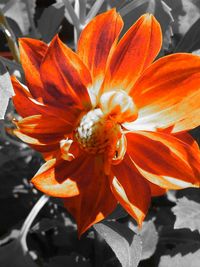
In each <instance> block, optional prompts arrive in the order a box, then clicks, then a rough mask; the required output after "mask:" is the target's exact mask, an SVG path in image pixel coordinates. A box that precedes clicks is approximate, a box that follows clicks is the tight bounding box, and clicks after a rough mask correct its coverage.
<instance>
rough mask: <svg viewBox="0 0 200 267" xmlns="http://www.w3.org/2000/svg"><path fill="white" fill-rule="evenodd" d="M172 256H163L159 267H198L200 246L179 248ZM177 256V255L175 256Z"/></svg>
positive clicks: (173, 251) (182, 246)
mask: <svg viewBox="0 0 200 267" xmlns="http://www.w3.org/2000/svg"><path fill="white" fill-rule="evenodd" d="M170 254H172V255H165V256H162V257H161V259H160V263H159V267H169V266H173V267H197V266H199V262H200V249H199V245H195V246H185V245H181V246H177V248H176V249H175V250H172V252H171V253H170ZM174 254H175V255H174Z"/></svg>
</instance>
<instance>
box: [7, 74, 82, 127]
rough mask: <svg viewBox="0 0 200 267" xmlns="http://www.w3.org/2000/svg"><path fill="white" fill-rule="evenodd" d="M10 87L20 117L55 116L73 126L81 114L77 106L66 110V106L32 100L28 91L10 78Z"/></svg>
mask: <svg viewBox="0 0 200 267" xmlns="http://www.w3.org/2000/svg"><path fill="white" fill-rule="evenodd" d="M11 81H12V85H13V88H14V91H15V96H14V97H13V102H14V105H15V108H16V110H17V112H18V113H19V114H20V116H22V117H28V116H32V115H38V114H44V115H49V116H55V117H57V118H60V119H62V120H63V121H64V122H67V123H73V124H74V125H75V124H76V122H77V121H78V119H79V116H80V114H81V112H82V110H81V109H80V108H78V107H77V106H72V107H68V108H66V105H65V106H64V105H62V104H61V103H59V104H58V103H56V105H55V106H52V105H47V104H44V103H40V102H38V101H37V100H35V99H33V96H32V95H31V94H30V92H29V91H28V89H26V88H25V87H24V86H22V84H20V83H19V81H18V80H17V79H16V78H15V77H14V76H12V77H11Z"/></svg>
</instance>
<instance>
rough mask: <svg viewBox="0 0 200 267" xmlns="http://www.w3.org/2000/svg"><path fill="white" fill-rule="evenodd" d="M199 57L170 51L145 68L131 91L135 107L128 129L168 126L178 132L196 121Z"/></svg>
mask: <svg viewBox="0 0 200 267" xmlns="http://www.w3.org/2000/svg"><path fill="white" fill-rule="evenodd" d="M199 83H200V57H199V56H195V55H191V54H174V55H170V56H166V57H163V58H161V59H159V60H158V61H156V62H155V63H154V64H153V65H152V66H151V67H150V68H148V69H147V70H146V71H145V72H144V74H143V76H142V77H141V78H140V79H139V80H138V82H137V83H136V85H135V86H134V88H133V89H132V91H131V93H130V94H131V95H132V97H133V99H134V102H135V104H136V106H137V107H138V109H139V117H138V119H137V121H135V122H133V123H132V124H130V125H128V124H127V125H125V127H126V128H128V129H132V130H133V129H140V130H149V131H154V130H157V129H160V128H162V129H163V128H168V127H170V126H171V127H172V132H173V133H176V132H180V131H185V130H189V129H192V128H195V127H196V126H198V125H199V116H200V86H199Z"/></svg>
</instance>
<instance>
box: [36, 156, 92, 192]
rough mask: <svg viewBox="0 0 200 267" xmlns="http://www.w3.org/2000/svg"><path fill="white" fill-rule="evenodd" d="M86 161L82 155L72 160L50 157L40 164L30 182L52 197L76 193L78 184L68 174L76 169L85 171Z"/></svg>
mask: <svg viewBox="0 0 200 267" xmlns="http://www.w3.org/2000/svg"><path fill="white" fill-rule="evenodd" d="M87 162H88V161H87V159H86V160H84V158H83V157H80V158H77V159H75V160H72V161H65V160H59V161H57V160H56V159H51V160H49V161H47V162H46V163H45V164H44V165H42V167H41V168H40V169H39V170H38V172H37V173H36V175H35V176H34V177H33V179H32V180H31V182H32V183H33V184H34V186H35V187H36V188H37V189H38V190H40V191H42V192H43V193H45V194H47V195H50V196H53V197H72V196H75V195H78V194H79V188H78V184H77V182H76V180H74V179H71V178H70V175H71V174H73V173H74V172H75V171H76V170H77V169H78V170H79V171H83V170H84V171H85V165H87Z"/></svg>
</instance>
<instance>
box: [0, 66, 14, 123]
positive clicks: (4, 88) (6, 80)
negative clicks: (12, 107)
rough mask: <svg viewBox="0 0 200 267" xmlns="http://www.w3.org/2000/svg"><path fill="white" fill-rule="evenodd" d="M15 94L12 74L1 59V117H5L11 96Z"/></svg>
mask: <svg viewBox="0 0 200 267" xmlns="http://www.w3.org/2000/svg"><path fill="white" fill-rule="evenodd" d="M13 95H14V91H13V87H12V84H11V80H10V75H9V73H8V71H7V69H6V67H5V66H4V65H3V63H2V62H1V61H0V119H4V116H5V113H6V109H7V106H8V103H9V99H10V97H12V96H13Z"/></svg>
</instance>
